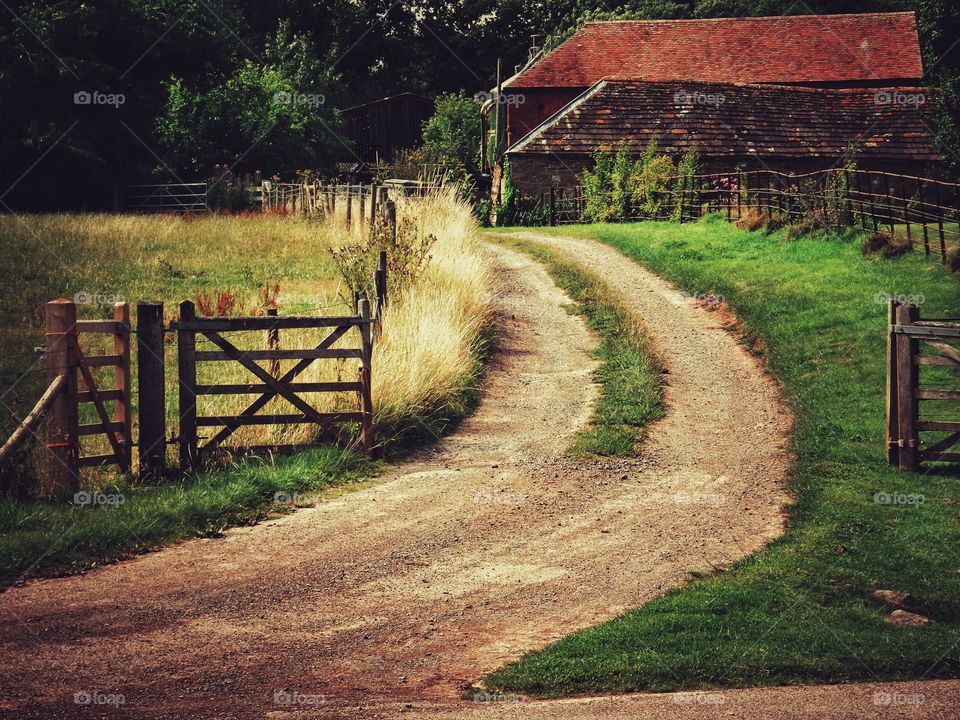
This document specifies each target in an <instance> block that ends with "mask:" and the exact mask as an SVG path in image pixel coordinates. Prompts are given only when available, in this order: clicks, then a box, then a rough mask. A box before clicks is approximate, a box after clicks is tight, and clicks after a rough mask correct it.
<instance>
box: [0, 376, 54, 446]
mask: <svg viewBox="0 0 960 720" xmlns="http://www.w3.org/2000/svg"><path fill="white" fill-rule="evenodd" d="M66 384H67V376H66V375H57V377H55V378H54V379H53V382H51V383H50V384H49V385H48V386H47V389H46V390H45V391H44V393H43V395H41V396H40V399H39V400H38V401H37V404H36V405H34V406H33V409H32V410H31V411H30V412H29V413H27V416H26V417H25V418H24V419H23V420H21V421H20V424H19V425H18V426H17V429H16V430H14V431H13V434H12V435H11V436H10V438H9V439H8V440H7V441H6V442H5V443H4V444H3V447H2V448H0V465H3V463H4V462H5V461H6V459H7V458H8V457H10V456H11V455H12V454H13V453H14V452H15V451H16V450H17V448H18V447H20V445H21V444H22V443H23V441H24V440H26V439H27V438H28V437H30V436H31V435H35V434H36V433H35V432H34V428H35V427H36V426H37V423H38V422H40V418H42V417H43V415H44V414H45V413H46V412H47V411H48V410H49V409H50V407H51V406H52V405H53V401H54V400H56V399H57V395H59V394H60V392H61V391H62V390H63V388H64V387H65V386H66Z"/></svg>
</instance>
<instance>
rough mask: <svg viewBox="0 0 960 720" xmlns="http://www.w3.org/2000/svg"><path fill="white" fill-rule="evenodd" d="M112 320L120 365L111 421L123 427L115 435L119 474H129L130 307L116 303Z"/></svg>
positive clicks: (131, 459)
mask: <svg viewBox="0 0 960 720" xmlns="http://www.w3.org/2000/svg"><path fill="white" fill-rule="evenodd" d="M113 319H114V320H115V321H116V322H117V331H118V332H116V333H115V334H114V336H113V350H114V352H115V353H116V354H117V355H118V356H119V357H120V364H119V365H117V367H116V368H115V369H114V373H113V377H114V386H115V387H116V388H117V390H119V391H120V393H121V395H120V399H119V400H115V401H114V404H113V420H114V422H118V423H120V424H121V425H122V426H123V429H122V430H121V431H120V432H118V433H117V441H118V442H120V447H121V448H122V450H123V453H122V458H121V460H122V462H121V463H120V470H121V472H130V471H131V469H132V467H133V466H132V462H133V412H132V410H131V402H130V387H131V384H132V383H131V380H130V306H129V305H128V304H127V303H125V302H124V303H116V304H115V305H114V306H113Z"/></svg>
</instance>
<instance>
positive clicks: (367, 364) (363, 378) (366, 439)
mask: <svg viewBox="0 0 960 720" xmlns="http://www.w3.org/2000/svg"><path fill="white" fill-rule="evenodd" d="M360 317H361V318H362V319H363V320H370V302H369V301H368V300H367V299H366V298H364V299H363V300H361V301H360ZM360 340H361V355H362V358H361V360H360V363H361V364H360V373H359V374H360V385H361V390H360V406H361V412H362V413H363V420H362V421H361V423H360V446H361V447H362V448H363V450H364V452H370V451H371V450H372V449H373V443H374V438H373V397H372V395H371V382H370V376H371V369H372V364H373V363H372V359H373V343H372V338H371V334H370V323H368V322H365V323H363V324H362V325H360Z"/></svg>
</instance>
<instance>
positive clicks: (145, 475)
mask: <svg viewBox="0 0 960 720" xmlns="http://www.w3.org/2000/svg"><path fill="white" fill-rule="evenodd" d="M164 381H165V374H164V362H163V303H159V302H139V303H137V394H138V413H139V420H140V438H139V452H140V479H141V480H143V481H147V482H156V481H159V480H162V479H163V476H164V475H165V474H166V467H167V403H166V391H165V388H164Z"/></svg>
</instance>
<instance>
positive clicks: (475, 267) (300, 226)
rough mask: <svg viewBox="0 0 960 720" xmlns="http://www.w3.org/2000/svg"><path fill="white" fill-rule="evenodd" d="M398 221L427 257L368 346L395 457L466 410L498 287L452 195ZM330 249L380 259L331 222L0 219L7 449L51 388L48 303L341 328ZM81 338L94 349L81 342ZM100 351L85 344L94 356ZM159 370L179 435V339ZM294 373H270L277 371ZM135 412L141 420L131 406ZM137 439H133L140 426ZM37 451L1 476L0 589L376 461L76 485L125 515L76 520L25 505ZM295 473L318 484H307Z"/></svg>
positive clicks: (246, 342)
mask: <svg viewBox="0 0 960 720" xmlns="http://www.w3.org/2000/svg"><path fill="white" fill-rule="evenodd" d="M397 215H398V225H399V226H400V227H401V228H402V229H403V232H402V233H401V238H400V239H401V241H403V242H405V243H407V244H409V245H415V246H418V247H422V248H425V249H426V255H425V256H424V257H423V258H422V259H421V260H422V261H419V262H416V263H413V262H407V263H406V264H404V262H403V259H402V258H400V259H398V260H397V263H392V267H391V270H392V275H391V277H392V278H393V279H392V281H391V283H390V289H391V302H390V304H389V306H388V307H387V309H386V310H385V312H384V315H383V322H382V336H381V337H380V339H379V341H378V342H377V343H376V345H375V349H374V357H373V377H372V384H373V398H374V407H375V430H376V432H377V436H378V441H379V442H380V443H381V445H382V446H383V447H386V448H387V449H388V451H390V452H402V451H403V450H404V449H405V448H406V447H408V446H409V445H410V444H411V443H413V442H416V441H419V440H422V439H425V438H426V439H430V438H434V437H436V436H438V435H439V434H441V433H442V432H444V431H445V430H446V429H447V428H448V427H449V426H450V425H451V423H454V422H456V421H457V420H458V419H459V418H461V417H463V416H464V415H465V414H466V413H468V412H469V410H470V408H471V406H472V403H473V401H474V399H475V396H476V388H477V385H478V382H479V376H480V373H481V371H482V367H483V362H482V361H483V357H484V353H485V349H486V346H487V344H488V342H489V340H490V337H491V332H492V330H491V322H492V274H491V271H490V268H489V266H488V264H487V261H486V259H485V257H484V255H483V253H482V251H481V250H480V247H479V240H478V233H477V225H476V222H475V220H474V218H473V215H472V212H471V209H470V207H469V206H468V205H466V204H464V203H462V202H461V201H460V200H459V199H458V198H457V195H456V193H455V192H454V191H453V190H452V189H450V190H441V191H439V192H437V193H436V194H434V195H431V196H428V197H426V198H423V199H407V198H402V197H401V198H397ZM337 248H341V249H342V248H346V249H347V250H346V252H349V253H352V254H353V256H354V257H358V256H361V255H372V254H375V251H376V250H377V248H376V243H372V242H370V241H369V235H368V233H367V230H361V229H359V228H358V227H356V226H355V227H354V228H353V229H347V228H346V227H345V226H344V225H343V223H342V222H341V221H340V219H339V218H335V219H333V220H332V221H324V220H322V219H316V218H309V217H307V218H304V217H288V216H283V215H260V214H244V215H240V216H226V215H223V216H221V215H208V216H203V217H180V216H173V215H164V216H142V215H141V216H137V215H133V216H117V215H40V216H23V215H5V216H2V217H0V252H2V254H3V256H4V258H5V260H6V262H5V263H4V265H3V269H2V271H0V272H2V274H3V277H2V284H0V317H2V318H3V321H2V323H3V324H2V325H0V347H2V348H3V349H2V350H0V403H2V407H3V409H4V411H5V412H4V413H3V416H4V418H3V421H2V423H0V434H4V435H5V434H7V433H9V431H10V430H11V429H12V427H13V426H14V425H15V422H16V420H17V419H18V418H19V417H22V415H23V414H24V413H25V412H26V411H27V410H29V408H30V406H32V404H33V403H34V402H35V401H36V399H37V397H39V394H40V393H41V392H42V389H43V387H44V386H45V384H46V381H45V374H44V370H43V364H42V360H41V356H40V354H39V353H38V352H35V351H34V348H36V347H39V346H42V345H43V305H44V303H45V302H46V301H48V300H50V299H54V298H56V297H67V298H76V299H77V301H78V316H79V317H81V318H106V317H109V315H110V312H111V310H112V303H113V302H114V301H123V300H126V301H128V302H130V303H131V310H132V314H133V315H135V312H134V311H133V306H134V305H135V303H136V302H137V301H138V300H160V301H163V302H164V304H165V313H164V314H165V319H166V320H167V321H170V320H173V319H175V318H176V315H177V305H178V303H179V302H180V301H182V300H184V299H190V300H196V301H197V303H198V307H201V306H202V307H204V308H206V310H207V312H208V313H212V314H230V315H253V314H263V313H264V312H265V311H266V309H267V308H268V307H276V308H277V310H278V312H279V314H280V315H346V314H351V313H352V291H351V288H350V284H349V283H348V279H345V278H344V276H343V274H342V273H341V272H340V271H339V269H338V264H337V262H335V258H334V255H333V253H332V252H331V250H334V249H337ZM358 262H360V263H361V264H365V265H371V267H372V261H370V258H363V257H360V258H359V261H358ZM414 264H415V265H416V267H413V265H414ZM411 267H413V269H412V270H410V268H411ZM408 271H409V272H408ZM231 339H232V340H233V341H235V342H237V344H238V345H239V346H240V347H246V348H251V347H258V348H263V347H264V343H265V337H264V334H263V333H262V332H261V333H237V334H236V335H234V336H232V337H231ZM84 340H85V342H88V343H92V342H93V339H92V338H90V339H89V340H88V338H87V337H86V336H85V338H84ZM318 340H319V338H315V337H314V335H312V334H311V332H310V331H289V332H287V331H284V333H283V334H282V335H281V347H284V348H298V347H307V346H308V344H310V345H311V346H312V344H316V342H318ZM357 345H358V342H357V340H356V338H351V339H349V340H348V338H344V339H343V340H342V341H341V342H340V343H339V344H338V345H337V347H351V346H354V347H355V346H357ZM94 349H95V346H91V347H90V351H91V352H93V351H94ZM166 360H167V373H166V391H167V392H166V397H167V406H168V407H167V416H168V422H169V423H170V425H171V427H169V428H168V432H169V433H170V434H172V435H175V434H176V431H177V428H176V418H177V417H178V414H177V395H178V392H177V384H176V372H175V367H176V365H175V362H176V346H175V342H174V335H173V334H171V335H170V336H169V337H168V339H167V345H166ZM133 362H134V363H136V353H134V358H133ZM351 362H352V363H353V364H352V365H351V364H350V363H351ZM292 363H293V361H281V371H285V370H286V369H288V367H290V366H291V365H292ZM355 366H356V361H341V360H338V361H322V362H316V363H314V364H313V367H312V368H311V369H310V370H309V371H308V372H307V373H304V374H303V375H301V376H300V377H301V378H302V379H303V380H304V381H308V382H313V381H319V380H327V379H351V380H352V379H355V377H356V372H357V369H356V367H355ZM202 367H203V369H202V373H206V374H205V375H204V374H201V378H200V380H201V382H248V381H249V377H250V376H249V374H248V373H247V371H245V370H244V369H243V368H241V367H240V366H239V365H237V364H235V363H206V364H205V365H204V366H202ZM134 374H135V372H134ZM305 399H307V400H308V402H312V403H313V404H315V405H316V406H317V407H318V408H319V409H320V410H322V411H323V410H327V409H331V408H332V407H349V408H350V409H356V404H357V398H356V395H355V394H343V395H323V396H320V395H310V394H308V395H306V396H305ZM250 400H252V398H250V397H248V396H227V397H222V398H204V399H203V401H202V404H201V406H200V407H199V410H200V413H201V414H231V413H235V412H238V411H239V410H241V409H242V408H243V407H245V405H246V403H249V401H250ZM133 404H134V411H135V412H136V393H135V391H134V397H133ZM278 407H280V401H275V402H274V404H272V405H271V406H268V407H267V408H265V409H264V410H263V412H270V411H271V410H272V409H275V408H278ZM85 412H88V413H89V416H83V417H82V418H81V421H94V416H93V414H92V410H91V409H90V408H89V407H88V408H86V409H85ZM135 417H136V416H135ZM134 430H135V434H136V426H135V428H134ZM313 432H314V431H313V429H312V428H311V426H303V425H297V426H279V427H271V426H263V427H254V428H244V429H242V431H238V433H237V434H236V437H235V438H233V440H234V441H235V444H243V443H246V442H251V443H256V444H264V443H274V442H277V443H279V442H301V441H309V440H312V439H313V437H312V433H313ZM83 442H84V450H85V452H86V453H95V452H100V451H102V450H101V449H100V448H99V445H98V443H100V442H103V443H105V439H104V440H98V439H96V438H84V439H83ZM40 445H41V444H40V442H34V443H33V446H32V447H30V448H27V449H26V450H25V451H24V452H22V453H21V454H20V456H19V457H18V458H17V462H16V463H15V464H13V465H11V466H8V467H7V468H5V469H4V474H3V475H0V482H2V483H3V484H0V488H5V489H6V490H7V495H8V497H7V499H4V500H0V533H2V534H3V540H2V542H0V576H3V577H4V578H5V579H7V580H10V579H15V578H16V577H18V576H19V574H21V573H22V572H24V571H25V570H26V569H28V568H30V567H31V566H32V564H33V563H34V562H36V561H37V559H38V558H39V557H40V556H43V553H44V552H45V551H48V550H50V548H56V549H54V550H52V551H50V552H48V554H47V555H45V556H43V557H44V560H43V561H42V562H41V565H40V567H39V568H34V571H38V570H42V569H43V568H44V567H57V568H59V569H63V568H64V566H65V565H69V566H71V567H83V566H85V565H86V564H89V563H90V562H93V561H94V560H95V558H100V559H103V558H107V557H110V556H112V555H115V554H118V553H119V554H122V553H125V552H130V551H135V550H139V549H145V548H148V547H151V546H154V545H155V544H157V543H159V542H163V541H164V540H165V539H176V538H181V537H187V536H190V535H192V534H196V533H201V534H203V533H209V532H219V531H220V530H221V529H222V528H223V527H226V526H228V525H230V524H235V523H236V522H246V521H249V520H252V519H257V518H258V517H262V516H263V514H264V513H265V512H267V511H271V510H273V509H274V508H271V507H270V501H271V499H272V497H273V495H274V494H276V493H277V492H280V493H301V492H306V491H309V490H314V489H317V488H322V487H327V486H330V485H332V484H336V483H337V482H343V481H350V480H356V479H358V478H360V477H362V476H364V475H366V474H369V473H370V472H373V471H375V469H376V464H375V463H372V462H370V461H369V460H367V459H366V458H363V457H361V456H359V454H357V453H355V452H353V450H351V449H349V448H331V449H330V450H321V451H319V452H317V453H308V454H306V455H304V456H301V457H300V458H299V459H287V458H278V459H273V458H266V459H259V460H251V461H250V462H249V463H246V464H243V466H242V467H239V468H238V467H237V466H234V469H235V470H236V472H218V471H216V468H214V469H213V470H212V471H211V473H208V474H206V475H203V476H196V477H188V478H175V479H173V480H171V481H170V482H169V483H167V484H166V485H161V486H159V487H156V488H146V487H140V486H138V485H137V483H136V482H135V480H133V479H131V478H125V477H120V476H118V475H116V474H115V473H112V472H103V471H99V472H98V471H94V470H84V471H83V477H82V486H83V488H84V489H87V490H100V491H107V492H112V493H114V494H122V495H123V496H124V498H125V502H124V504H123V507H122V512H113V513H112V514H111V513H110V512H109V510H110V509H109V508H77V507H74V506H71V505H69V504H68V505H63V504H62V503H60V504H56V503H51V502H46V501H44V500H43V499H39V498H36V497H34V496H35V492H34V489H35V486H36V477H37V475H38V474H39V473H40V472H42V463H43V454H44V452H43V449H42V447H41V446H40ZM168 457H169V459H170V461H171V463H173V464H175V446H171V447H170V448H168ZM304 458H306V460H305V459H304ZM310 458H313V460H312V461H311V460H310ZM135 461H136V459H135ZM311 463H312V464H311ZM305 467H306V468H311V467H312V468H313V469H312V471H311V472H305V471H304V468H305ZM290 468H293V469H292V470H291V469H290ZM115 509H116V508H114V510H115ZM281 509H282V508H281ZM104 510H107V512H104ZM125 527H126V528H127V529H128V530H124V528H125ZM148 527H149V528H150V530H147V528H148ZM67 530H69V533H67V534H66V536H65V535H64V533H66V532H67Z"/></svg>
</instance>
